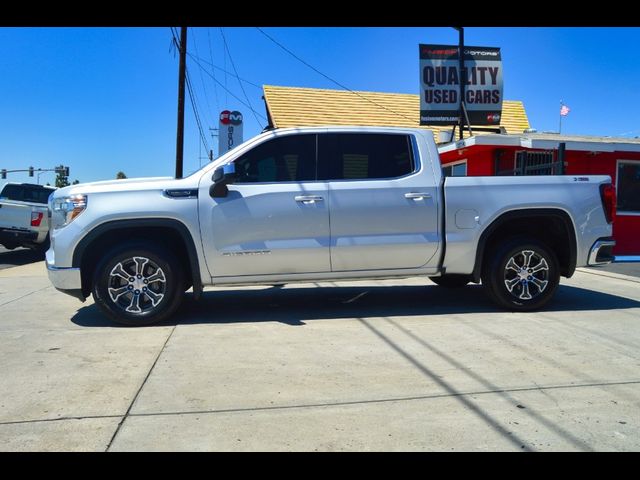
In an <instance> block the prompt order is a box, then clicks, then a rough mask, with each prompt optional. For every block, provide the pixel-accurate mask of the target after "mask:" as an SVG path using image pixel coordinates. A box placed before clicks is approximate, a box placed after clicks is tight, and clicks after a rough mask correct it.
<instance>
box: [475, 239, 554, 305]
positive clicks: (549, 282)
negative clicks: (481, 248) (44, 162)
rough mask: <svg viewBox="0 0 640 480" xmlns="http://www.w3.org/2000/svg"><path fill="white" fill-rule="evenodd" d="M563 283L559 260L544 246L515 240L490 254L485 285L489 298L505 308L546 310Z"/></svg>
mask: <svg viewBox="0 0 640 480" xmlns="http://www.w3.org/2000/svg"><path fill="white" fill-rule="evenodd" d="M559 283H560V269H559V266H558V259H557V257H556V255H555V253H554V252H553V250H550V249H549V248H547V247H546V246H545V245H544V244H543V243H541V242H539V241H537V240H534V239H531V238H527V237H515V238H511V239H509V240H506V241H505V242H503V243H502V244H500V245H498V246H497V247H496V248H495V249H493V250H492V252H490V254H489V258H488V259H487V261H485V262H484V266H483V270H482V285H483V286H484V288H485V291H486V293H487V295H488V296H489V298H491V299H492V300H493V301H494V302H495V303H497V304H498V305H500V306H501V307H503V308H506V309H508V310H512V311H519V312H529V311H533V310H539V309H541V308H542V307H544V306H545V305H546V304H547V303H548V302H549V301H550V300H551V298H552V297H553V295H554V294H555V292H556V290H557V288H558V284H559Z"/></svg>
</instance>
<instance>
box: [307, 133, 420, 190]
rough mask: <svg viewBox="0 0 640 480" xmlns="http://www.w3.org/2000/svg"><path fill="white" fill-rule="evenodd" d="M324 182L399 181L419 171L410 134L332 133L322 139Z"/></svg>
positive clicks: (321, 174)
mask: <svg viewBox="0 0 640 480" xmlns="http://www.w3.org/2000/svg"><path fill="white" fill-rule="evenodd" d="M318 168H319V173H318V174H319V178H320V179H322V180H367V179H385V178H397V177H402V176H404V175H408V174H410V173H412V172H413V171H414V170H415V164H414V160H413V155H412V154H411V143H410V138H409V136H408V135H397V134H377V133H331V134H325V135H319V136H318Z"/></svg>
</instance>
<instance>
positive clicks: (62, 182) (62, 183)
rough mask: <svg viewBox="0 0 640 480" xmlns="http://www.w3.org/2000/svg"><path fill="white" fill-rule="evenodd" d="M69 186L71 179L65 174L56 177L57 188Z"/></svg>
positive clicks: (60, 173)
mask: <svg viewBox="0 0 640 480" xmlns="http://www.w3.org/2000/svg"><path fill="white" fill-rule="evenodd" d="M68 185H69V179H68V178H67V176H66V175H65V174H64V173H63V172H58V174H57V175H56V187H58V188H62V187H66V186H68Z"/></svg>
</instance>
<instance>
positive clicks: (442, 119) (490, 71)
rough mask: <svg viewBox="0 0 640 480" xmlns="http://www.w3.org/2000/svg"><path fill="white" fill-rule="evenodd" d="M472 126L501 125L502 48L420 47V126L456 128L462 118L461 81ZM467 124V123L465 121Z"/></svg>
mask: <svg viewBox="0 0 640 480" xmlns="http://www.w3.org/2000/svg"><path fill="white" fill-rule="evenodd" d="M461 78H464V90H465V91H464V105H465V107H466V110H467V114H468V116H469V122H470V123H471V125H499V124H500V118H501V117H502V58H501V55H500V49H499V48H493V47H468V46H467V47H464V68H463V70H462V75H460V60H459V56H458V47H457V46H456V45H422V44H421V45H420V125H455V124H457V123H459V120H460V118H459V115H460V79H461ZM465 123H466V119H465Z"/></svg>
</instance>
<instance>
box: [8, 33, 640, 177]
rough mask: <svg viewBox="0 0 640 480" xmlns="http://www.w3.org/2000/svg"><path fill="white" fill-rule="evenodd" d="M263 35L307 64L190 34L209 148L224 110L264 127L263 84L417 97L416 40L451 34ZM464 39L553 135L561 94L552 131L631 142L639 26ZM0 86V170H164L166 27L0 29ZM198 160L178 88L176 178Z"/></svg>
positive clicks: (200, 153) (637, 124) (172, 121)
mask: <svg viewBox="0 0 640 480" xmlns="http://www.w3.org/2000/svg"><path fill="white" fill-rule="evenodd" d="M262 30H263V31H264V32H265V33H267V34H268V35H269V36H271V37H272V38H273V39H275V40H276V41H277V42H279V43H280V44H281V45H283V46H285V47H286V48H287V49H288V50H290V51H291V52H293V53H294V54H295V55H296V56H297V57H299V58H300V59H302V60H304V62H306V63H307V64H308V65H311V66H312V67H313V68H314V69H315V70H314V69H312V68H310V67H309V66H308V65H305V63H303V62H301V61H300V60H299V59H296V58H294V57H293V56H292V55H290V54H289V53H287V52H285V51H284V50H283V49H282V48H281V47H280V46H278V45H276V44H275V43H274V42H273V41H272V40H270V39H269V38H267V37H266V36H265V35H264V34H263V33H261V31H260V30H259V29H258V28H256V27H197V28H189V32H188V53H189V57H188V62H187V68H188V73H189V77H190V80H191V85H192V87H193V91H194V103H195V105H196V109H197V111H198V113H199V118H200V123H201V125H202V129H203V133H204V135H205V141H206V143H207V146H208V147H209V148H213V149H214V153H215V154H217V137H216V138H212V136H211V134H212V133H215V132H212V131H211V130H210V129H211V128H217V126H218V114H219V112H220V111H222V110H226V109H228V110H239V111H241V112H242V113H243V116H244V139H245V140H246V139H248V138H251V137H253V136H255V135H257V134H259V133H260V132H261V131H262V129H263V128H264V126H265V125H266V118H265V117H266V112H265V106H264V101H263V100H262V89H261V86H262V85H282V86H297V87H313V88H332V89H340V87H339V86H338V85H336V83H333V81H335V82H338V83H340V84H342V85H345V86H347V87H348V88H349V89H352V90H361V91H379V92H394V93H412V94H418V93H419V67H418V65H419V59H418V45H419V44H420V43H434V44H452V45H454V44H457V42H458V33H457V32H456V31H455V30H454V29H452V28H448V27H416V28H414V27H395V28H391V27H388V28H387V27H263V28H262ZM225 43H226V46H225ZM465 44H466V45H472V46H491V47H500V49H501V53H502V62H503V70H504V98H505V99H506V100H521V101H523V102H524V106H525V109H526V112H527V115H528V117H529V123H530V124H531V126H532V127H533V128H536V129H537V130H538V131H557V130H558V122H559V109H560V101H564V103H565V104H567V105H568V106H569V107H570V109H571V111H570V113H569V115H568V116H566V117H563V121H562V133H566V134H584V135H603V136H626V137H635V136H640V115H639V114H638V112H640V89H638V85H639V80H638V79H640V62H639V61H638V55H637V53H636V49H637V45H638V44H640V28H638V27H611V28H604V27H567V28H559V27H544V28H542V27H540V28H537V27H517V28H516V27H514V28H511V27H509V28H507V27H469V28H465ZM212 65H213V66H212ZM316 70H317V71H319V72H321V73H322V74H324V75H321V74H319V73H318V72H317V71H316ZM236 72H237V76H239V77H240V78H241V79H242V80H243V81H242V83H241V82H239V80H238V79H237V77H236ZM327 77H329V78H327ZM330 79H331V80H330ZM332 80H333V81H332ZM241 85H242V87H241ZM0 92H1V93H0V168H5V169H8V170H12V169H26V168H28V167H29V166H33V167H34V168H35V169H38V168H42V169H52V168H54V167H55V166H56V165H60V164H62V165H65V166H69V168H70V177H69V180H70V181H73V180H76V179H77V180H79V181H80V182H90V181H97V180H108V179H113V178H115V176H116V174H117V172H119V171H123V172H124V173H125V174H126V175H127V176H128V177H130V178H131V177H147V176H173V174H174V171H175V151H176V121H177V95H178V54H177V51H176V49H175V48H174V47H173V46H172V31H171V29H170V28H169V27H140V28H133V27H99V28H97V27H95V28H94V27H91V28H90V27H73V28H62V27H50V28H43V27H2V28H0ZM207 161H208V160H207V158H206V150H205V147H204V146H203V142H202V141H201V136H200V134H199V130H198V128H197V122H196V116H195V115H194V111H193V107H192V104H191V101H190V99H189V96H187V100H186V104H185V144H184V171H185V174H188V173H190V172H193V171H194V170H196V169H198V168H199V167H200V166H201V165H204V164H206V163H207ZM7 181H15V182H32V183H35V182H37V181H39V183H41V184H45V183H47V182H48V183H51V184H53V183H55V174H54V173H42V174H41V175H40V176H39V178H37V176H34V177H33V178H30V177H28V175H27V174H26V173H13V174H11V173H10V174H9V175H8V178H7ZM2 182H3V181H2V180H0V184H2Z"/></svg>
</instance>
